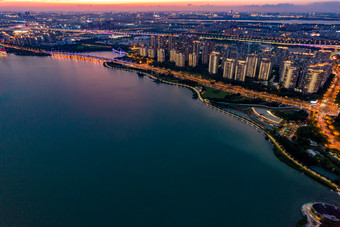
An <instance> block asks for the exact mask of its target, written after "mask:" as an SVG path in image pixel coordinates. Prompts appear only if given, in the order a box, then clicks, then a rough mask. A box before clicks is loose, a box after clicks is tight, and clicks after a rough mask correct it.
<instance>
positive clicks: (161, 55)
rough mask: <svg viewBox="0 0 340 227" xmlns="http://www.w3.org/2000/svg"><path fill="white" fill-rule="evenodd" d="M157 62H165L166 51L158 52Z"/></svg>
mask: <svg viewBox="0 0 340 227" xmlns="http://www.w3.org/2000/svg"><path fill="white" fill-rule="evenodd" d="M157 61H158V62H165V50H164V49H158V50H157Z"/></svg>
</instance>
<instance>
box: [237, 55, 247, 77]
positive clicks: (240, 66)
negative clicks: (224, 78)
mask: <svg viewBox="0 0 340 227" xmlns="http://www.w3.org/2000/svg"><path fill="white" fill-rule="evenodd" d="M246 70H247V63H246V61H242V60H239V61H238V62H237V64H236V67H235V80H239V81H244V80H245V78H246Z"/></svg>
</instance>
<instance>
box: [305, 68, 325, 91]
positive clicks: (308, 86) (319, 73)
mask: <svg viewBox="0 0 340 227" xmlns="http://www.w3.org/2000/svg"><path fill="white" fill-rule="evenodd" d="M322 79H323V70H321V69H313V68H309V69H308V71H307V73H306V76H305V77H304V78H303V82H302V89H303V91H304V92H305V93H316V92H317V91H318V90H319V88H320V86H321V82H322Z"/></svg>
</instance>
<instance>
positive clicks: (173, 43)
mask: <svg viewBox="0 0 340 227" xmlns="http://www.w3.org/2000/svg"><path fill="white" fill-rule="evenodd" d="M175 46H176V37H175V36H173V35H170V36H169V40H168V50H169V51H171V50H172V49H174V48H175Z"/></svg>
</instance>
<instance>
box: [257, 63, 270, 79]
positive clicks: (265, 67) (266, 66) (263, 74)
mask: <svg viewBox="0 0 340 227" xmlns="http://www.w3.org/2000/svg"><path fill="white" fill-rule="evenodd" d="M271 70H272V63H271V61H270V60H269V59H268V58H262V60H261V64H260V70H259V77H258V79H259V80H268V79H269V76H270V73H271Z"/></svg>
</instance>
